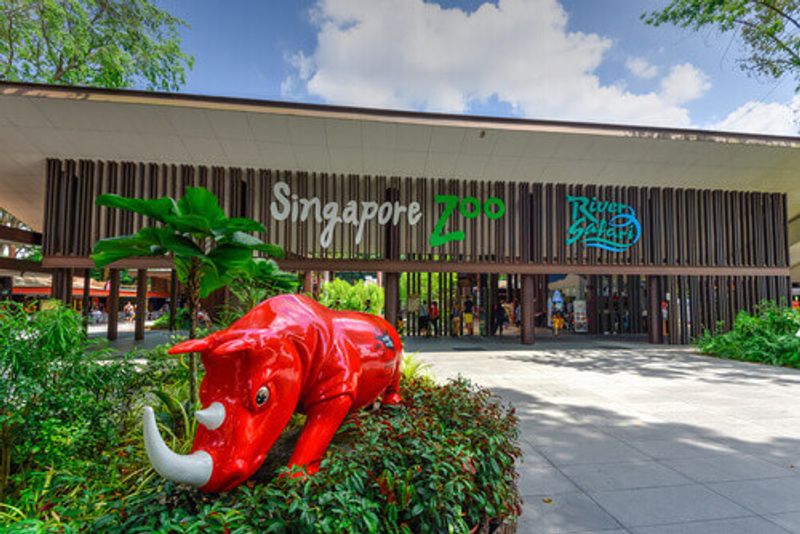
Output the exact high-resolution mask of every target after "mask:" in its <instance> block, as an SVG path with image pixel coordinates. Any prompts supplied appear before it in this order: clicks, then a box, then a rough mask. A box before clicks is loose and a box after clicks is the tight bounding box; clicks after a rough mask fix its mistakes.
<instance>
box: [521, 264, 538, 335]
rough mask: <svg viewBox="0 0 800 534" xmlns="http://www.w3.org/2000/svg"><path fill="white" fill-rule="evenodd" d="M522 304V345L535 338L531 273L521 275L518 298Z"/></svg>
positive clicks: (533, 277) (534, 282)
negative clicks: (520, 287)
mask: <svg viewBox="0 0 800 534" xmlns="http://www.w3.org/2000/svg"><path fill="white" fill-rule="evenodd" d="M520 305H521V306H522V313H521V317H520V319H521V321H522V325H521V326H522V328H521V329H520V330H521V339H520V341H521V342H522V344H523V345H532V344H533V342H534V338H535V331H536V328H535V324H534V317H535V313H536V311H535V307H536V278H535V275H532V274H523V275H522V298H521V299H520Z"/></svg>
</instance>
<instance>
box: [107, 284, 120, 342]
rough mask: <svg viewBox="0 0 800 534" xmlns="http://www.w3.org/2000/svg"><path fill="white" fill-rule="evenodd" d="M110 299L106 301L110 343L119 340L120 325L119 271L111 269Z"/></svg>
mask: <svg viewBox="0 0 800 534" xmlns="http://www.w3.org/2000/svg"><path fill="white" fill-rule="evenodd" d="M108 282H109V284H108V299H107V300H106V312H107V313H108V333H107V337H108V340H109V341H114V340H115V339H117V333H118V325H119V270H118V269H109V271H108Z"/></svg>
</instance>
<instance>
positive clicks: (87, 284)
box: [81, 269, 92, 328]
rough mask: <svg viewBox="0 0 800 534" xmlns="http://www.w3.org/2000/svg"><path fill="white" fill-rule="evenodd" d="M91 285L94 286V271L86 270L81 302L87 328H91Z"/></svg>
mask: <svg viewBox="0 0 800 534" xmlns="http://www.w3.org/2000/svg"><path fill="white" fill-rule="evenodd" d="M91 285H92V270H91V269H84V271H83V299H82V300H81V305H82V307H83V309H82V310H81V315H83V324H85V325H86V326H87V328H88V326H89V290H90V289H91Z"/></svg>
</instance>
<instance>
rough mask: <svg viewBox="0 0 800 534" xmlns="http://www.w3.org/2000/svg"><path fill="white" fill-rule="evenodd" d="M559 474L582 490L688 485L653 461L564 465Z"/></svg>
mask: <svg viewBox="0 0 800 534" xmlns="http://www.w3.org/2000/svg"><path fill="white" fill-rule="evenodd" d="M561 471H562V472H563V473H564V474H565V475H566V476H567V477H568V478H570V479H571V480H572V481H573V482H574V483H575V484H577V485H578V486H579V487H580V488H581V489H583V490H585V491H608V490H621V489H633V488H652V487H658V486H677V485H686V484H691V483H692V481H691V480H690V479H688V478H686V477H685V476H683V475H681V474H679V473H676V472H675V471H673V470H672V469H669V468H668V467H664V466H663V465H659V464H658V463H656V462H654V461H647V462H625V463H616V464H594V465H566V466H563V467H561Z"/></svg>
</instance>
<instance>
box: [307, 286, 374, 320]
mask: <svg viewBox="0 0 800 534" xmlns="http://www.w3.org/2000/svg"><path fill="white" fill-rule="evenodd" d="M383 298H384V295H383V288H382V287H381V286H379V285H378V284H372V283H370V284H368V283H366V282H365V281H363V280H359V281H358V282H356V283H355V284H352V285H351V284H349V283H347V281H346V280H342V279H340V278H336V279H334V280H331V281H330V282H325V283H324V284H322V294H321V295H320V298H319V301H320V302H321V303H322V304H323V305H324V306H327V307H328V308H330V309H332V310H350V311H360V312H363V311H366V312H369V313H372V314H374V315H379V314H380V313H381V310H382V309H383ZM367 301H369V306H368V305H367Z"/></svg>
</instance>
